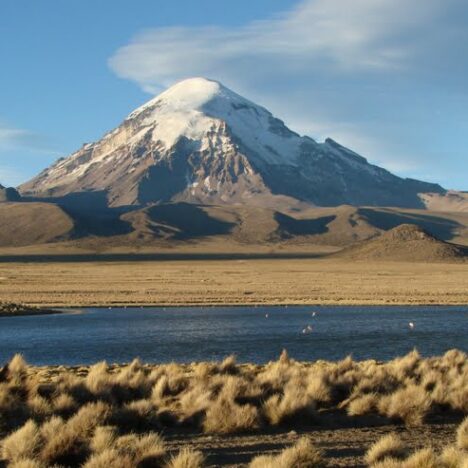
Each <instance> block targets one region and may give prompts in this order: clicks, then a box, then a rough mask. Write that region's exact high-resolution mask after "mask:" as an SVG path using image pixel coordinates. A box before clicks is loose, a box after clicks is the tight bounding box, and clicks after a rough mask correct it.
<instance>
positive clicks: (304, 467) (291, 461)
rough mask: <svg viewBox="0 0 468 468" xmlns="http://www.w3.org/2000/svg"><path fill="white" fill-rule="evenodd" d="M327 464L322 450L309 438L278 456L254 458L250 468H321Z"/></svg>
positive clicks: (301, 439) (301, 440)
mask: <svg viewBox="0 0 468 468" xmlns="http://www.w3.org/2000/svg"><path fill="white" fill-rule="evenodd" d="M324 466H326V465H325V462H324V460H323V457H322V453H321V452H320V450H318V449H317V448H315V447H314V446H313V444H312V442H311V441H310V439H308V438H307V437H302V438H300V439H299V440H298V441H297V442H296V444H294V445H293V446H292V447H289V448H286V449H284V450H283V451H282V452H281V453H280V454H278V455H263V456H260V457H256V458H254V459H253V460H252V461H251V463H250V464H249V468H320V467H324Z"/></svg>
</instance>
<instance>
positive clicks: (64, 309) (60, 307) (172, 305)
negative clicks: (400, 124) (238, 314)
mask: <svg viewBox="0 0 468 468" xmlns="http://www.w3.org/2000/svg"><path fill="white" fill-rule="evenodd" d="M27 305H29V304H27ZM30 306H31V307H40V308H42V307H53V308H56V309H54V310H49V311H44V313H41V312H39V313H32V314H24V315H52V314H60V313H69V312H71V310H72V309H152V308H158V309H164V308H166V309H177V308H215V307H229V308H244V307H251V308H261V307H277V308H289V307H291V308H292V307H309V306H310V307H468V301H460V302H457V301H453V302H416V301H392V302H389V301H380V302H379V301H366V302H364V301H363V302H358V301H328V302H327V301H325V302H324V301H322V302H315V301H310V302H285V303H278V302H213V303H211V302H161V303H148V302H143V303H130V302H122V303H120V302H119V303H99V304H95V303H80V304H70V303H58V304H57V303H44V304H41V305H38V304H37V303H32V304H30ZM76 313H79V312H78V311H77V312H76ZM4 316H13V315H9V314H6V315H2V312H0V317H4Z"/></svg>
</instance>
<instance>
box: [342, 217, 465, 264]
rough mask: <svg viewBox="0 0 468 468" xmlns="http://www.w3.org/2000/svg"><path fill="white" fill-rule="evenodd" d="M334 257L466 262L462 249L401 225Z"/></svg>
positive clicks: (463, 249)
mask: <svg viewBox="0 0 468 468" xmlns="http://www.w3.org/2000/svg"><path fill="white" fill-rule="evenodd" d="M335 256H337V257H340V258H346V259H354V260H367V261H369V260H370V261H372V260H384V261H410V262H452V261H464V260H465V259H466V258H467V252H466V248H464V247H461V246H457V245H454V244H450V243H448V242H444V241H442V240H440V239H437V238H436V237H434V236H433V235H431V234H429V233H428V232H426V231H425V230H424V229H422V228H421V227H420V226H416V225H414V224H401V225H400V226H397V227H395V228H393V229H390V230H389V231H387V232H384V233H383V234H381V235H379V236H378V237H376V238H373V239H370V240H366V241H363V242H360V243H358V244H356V245H353V246H351V247H348V248H345V249H344V250H342V251H341V252H339V253H337V254H335Z"/></svg>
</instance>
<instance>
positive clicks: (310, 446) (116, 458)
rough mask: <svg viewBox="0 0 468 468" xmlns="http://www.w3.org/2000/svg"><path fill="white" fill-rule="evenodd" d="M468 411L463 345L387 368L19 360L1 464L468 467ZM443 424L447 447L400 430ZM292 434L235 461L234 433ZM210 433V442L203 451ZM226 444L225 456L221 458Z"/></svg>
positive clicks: (6, 375) (5, 377) (28, 467)
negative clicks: (353, 441)
mask: <svg viewBox="0 0 468 468" xmlns="http://www.w3.org/2000/svg"><path fill="white" fill-rule="evenodd" d="M467 413H468V360H467V356H466V354H465V353H463V352H461V351H457V350H451V351H448V352H447V353H446V354H445V355H443V356H440V357H431V358H422V357H421V356H420V355H419V354H418V353H417V351H413V352H411V353H409V354H408V355H406V356H403V357H400V358H397V359H394V360H392V361H390V362H387V363H379V362H376V361H372V360H370V361H361V362H356V361H353V360H352V359H351V358H350V357H348V358H346V359H344V360H342V361H338V362H325V361H317V362H310V363H305V362H297V361H294V360H293V359H290V358H289V357H288V355H287V353H286V352H283V353H282V355H281V356H280V358H279V359H278V360H277V361H274V362H270V363H268V364H265V365H253V364H238V363H237V362H236V360H235V358H234V357H232V356H230V357H228V358H226V359H225V360H224V361H223V362H220V363H212V362H200V363H193V364H185V365H184V364H175V363H171V364H165V365H154V364H153V365H147V364H143V363H141V362H140V361H139V360H134V361H133V362H132V363H131V364H128V365H108V364H106V363H105V362H101V363H98V364H96V365H93V366H91V367H78V368H77V367H75V368H66V367H63V366H61V367H47V368H40V367H32V366H28V365H27V364H26V363H25V361H24V360H23V359H22V357H21V356H15V357H14V358H13V359H12V360H11V361H10V362H9V363H8V364H7V365H6V366H5V367H4V368H3V369H2V370H1V371H0V459H1V460H2V461H1V462H0V463H3V464H4V465H5V466H8V467H16V468H19V467H21V468H42V467H47V466H56V467H61V466H72V467H74V466H84V467H86V468H104V467H111V466H112V467H121V468H132V467H166V468H201V467H204V466H245V467H247V466H248V467H250V468H301V467H303V468H308V467H325V466H330V467H331V466H348V467H349V466H370V467H375V468H377V467H379V468H390V467H392V468H397V467H399V468H431V467H433V468H465V467H466V466H467V463H468V418H466V414H467ZM463 418H465V419H464V420H463ZM441 419H442V420H444V421H445V424H448V423H447V421H451V424H448V425H449V426H450V428H451V429H452V430H453V432H454V433H453V434H452V435H450V436H444V437H443V438H442V439H441V440H439V442H440V443H439V444H438V447H434V446H432V444H433V442H434V440H435V439H436V438H434V440H433V439H432V438H429V437H427V432H426V433H425V435H426V437H423V438H422V439H421V438H420V439H419V440H418V442H417V444H416V446H408V444H407V443H406V442H405V441H404V440H403V439H402V436H401V435H400V434H401V433H402V428H404V427H405V426H406V427H407V428H408V429H417V428H419V429H421V428H423V429H425V428H426V427H430V425H431V424H433V423H435V422H436V421H438V420H441ZM457 424H458V428H457ZM336 426H341V427H345V428H349V430H350V431H351V430H352V429H351V428H353V427H357V428H359V427H360V428H363V427H364V428H367V429H368V431H370V432H372V433H374V434H375V435H376V434H379V429H380V433H381V428H384V431H385V435H384V437H383V438H381V439H380V440H377V438H374V443H373V444H371V446H365V442H364V439H362V440H359V439H358V440H357V443H358V444H359V443H360V444H361V446H360V447H359V448H358V449H357V450H355V451H354V452H353V453H352V454H351V455H350V454H346V453H343V451H342V450H340V446H339V444H337V441H334V440H333V439H328V438H325V437H324V433H325V432H324V431H325V430H326V428H327V427H328V428H330V427H336ZM304 428H308V430H307V431H304ZM291 429H292V431H291ZM282 430H283V431H284V430H287V431H289V432H288V433H287V434H288V436H286V437H284V436H283V441H282V446H281V447H280V449H279V450H272V446H271V445H268V443H265V444H264V445H263V446H258V445H257V446H256V447H255V448H254V449H253V450H250V451H247V455H248V459H246V458H245V457H244V458H243V462H242V463H229V456H228V455H229V448H230V447H229V440H230V438H231V437H235V436H236V435H237V434H253V435H254V436H257V437H258V439H261V438H262V437H263V438H265V434H269V433H270V434H274V433H275V431H277V432H278V431H282ZM442 430H444V429H442ZM297 431H299V432H303V433H306V434H307V435H302V436H300V435H298V434H297ZM200 434H202V435H204V436H206V439H205V443H206V444H205V445H198V446H197V447H196V448H194V446H193V441H194V440H195V439H196V438H197V437H198V436H199V435H200ZM423 434H424V432H423ZM351 435H353V434H352V433H351ZM354 435H355V434H354ZM289 436H292V441H291V440H288V437H289ZM171 438H172V440H174V438H177V439H178V443H177V444H174V443H171V442H170V441H171ZM267 440H268V437H267ZM216 441H217V442H216ZM216 443H218V445H219V446H220V447H221V450H220V452H221V454H220V453H218V455H217V458H216V461H215V458H214V456H215V455H216V454H215V453H214V452H216V447H215V445H216ZM336 445H338V447H337V446H336ZM441 445H443V447H441ZM281 448H283V450H282V451H281ZM244 449H245V447H244ZM223 450H224V452H223ZM366 450H367V453H366ZM218 452H219V450H218ZM223 455H224V456H223ZM346 457H347V458H346ZM343 458H345V462H344V463H345V464H342V463H340V460H341V459H343ZM231 462H232V460H231Z"/></svg>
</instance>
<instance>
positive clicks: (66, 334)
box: [0, 306, 468, 365]
mask: <svg viewBox="0 0 468 468" xmlns="http://www.w3.org/2000/svg"><path fill="white" fill-rule="evenodd" d="M410 322H411V323H412V324H413V327H411V326H410ZM413 348H417V349H418V350H419V352H420V353H421V354H423V355H424V356H429V355H439V354H442V353H444V352H445V351H447V350H448V349H451V348H458V349H460V350H463V351H468V306H463V307H456V306H440V307H426V306H410V307H408V306H405V307H403V306H402V307H400V306H398V307H396V306H389V307H383V306H322V307H312V306H307V307H306V306H304V307H302V306H301V307H298V306H289V307H266V306H265V307H178V308H160V307H152V308H144V309H142V308H113V309H112V310H108V309H97V308H95V309H85V310H83V311H82V312H81V313H65V314H57V315H42V316H34V317H33V316H31V317H1V318H0V362H5V361H6V360H7V359H9V358H10V357H11V356H12V355H13V354H15V353H22V354H23V355H24V356H25V358H26V359H27V361H28V362H29V363H31V364H36V365H48V364H65V365H78V364H89V363H94V362H96V361H101V360H107V361H108V362H109V363H114V362H118V363H122V362H129V361H131V360H132V359H133V358H135V357H140V358H141V359H142V360H143V361H145V362H171V361H175V362H193V361H206V360H222V359H223V358H225V357H226V356H228V355H230V354H235V355H236V356H237V358H238V360H239V361H240V362H256V363H264V362H267V361H270V360H274V359H277V358H278V356H279V354H280V353H281V350H282V349H287V350H288V352H289V354H290V356H291V357H293V358H295V359H297V360H316V359H327V360H337V359H341V358H343V357H345V356H347V355H348V354H352V356H353V357H354V358H355V359H359V360H361V359H368V358H372V359H378V360H389V359H392V358H394V357H396V356H399V355H403V354H406V353H407V352H409V351H411V350H412V349H413Z"/></svg>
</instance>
